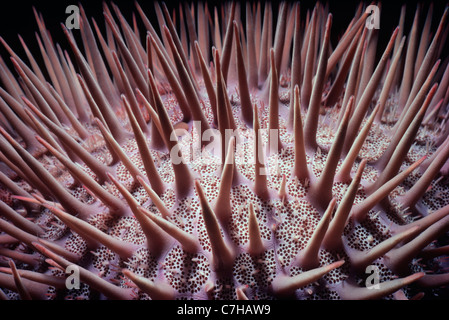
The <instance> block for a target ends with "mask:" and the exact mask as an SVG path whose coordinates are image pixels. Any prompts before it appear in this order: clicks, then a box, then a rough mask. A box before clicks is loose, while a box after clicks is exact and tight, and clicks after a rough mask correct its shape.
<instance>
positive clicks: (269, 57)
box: [0, 2, 449, 299]
mask: <svg viewBox="0 0 449 320" xmlns="http://www.w3.org/2000/svg"><path fill="white" fill-rule="evenodd" d="M274 6H277V5H275V4H270V3H268V4H265V5H263V4H261V3H257V4H256V3H237V4H236V3H226V4H224V5H223V6H222V7H221V8H220V7H218V8H214V7H212V6H210V5H203V4H198V5H194V6H192V7H190V6H189V5H188V4H187V3H185V4H184V8H183V4H181V5H180V9H181V10H180V11H178V12H175V15H176V21H178V26H175V25H173V20H172V15H171V14H170V13H169V12H170V10H169V9H168V8H167V7H166V6H165V4H161V5H160V4H158V3H156V4H155V12H156V13H157V14H156V16H157V18H155V20H154V21H151V20H150V19H148V17H147V16H146V15H145V13H144V12H143V10H142V9H141V8H140V7H139V5H137V12H138V13H139V15H140V18H141V20H142V22H143V24H144V25H145V28H146V30H144V31H145V32H147V36H146V41H145V42H144V43H142V42H141V41H140V36H142V34H141V33H140V32H142V30H139V29H138V28H137V27H136V24H134V25H132V26H131V25H130V24H128V22H127V21H126V19H125V18H124V17H123V16H122V14H121V13H120V10H119V8H118V7H116V6H114V5H112V8H113V11H111V10H110V9H109V7H108V5H106V4H105V21H106V34H102V33H101V31H100V29H99V28H98V27H97V25H96V24H94V25H92V24H91V23H89V20H88V19H87V17H86V15H85V13H84V11H83V10H82V8H81V15H80V27H81V28H80V30H76V29H74V30H71V31H69V30H67V29H66V28H64V31H65V34H66V36H67V39H68V40H69V44H70V47H71V50H72V53H73V56H74V58H75V61H72V60H71V58H70V56H69V55H68V54H65V53H64V52H63V51H62V50H61V48H60V47H59V46H58V45H56V44H54V43H53V42H52V40H51V38H50V37H49V34H48V32H47V30H46V29H45V25H44V22H43V19H42V17H41V16H40V15H39V14H38V13H37V12H36V20H37V22H38V26H39V31H40V34H39V39H40V41H41V44H40V45H41V49H42V50H41V53H42V54H43V56H44V61H45V62H46V63H45V65H44V66H39V65H37V64H36V63H35V61H34V59H33V54H34V53H30V52H28V51H27V58H28V61H29V64H27V63H25V62H23V60H22V59H21V58H20V57H19V56H18V55H17V54H16V53H15V51H14V49H13V48H10V47H9V46H8V45H7V44H6V43H5V42H4V41H3V40H2V42H3V44H4V45H5V47H6V48H7V49H8V51H9V53H10V55H11V57H12V58H11V60H12V64H13V69H11V70H9V69H8V67H7V65H6V64H4V63H3V62H2V64H1V69H2V70H0V73H1V80H2V84H3V86H2V88H1V91H0V96H1V99H0V107H1V109H0V111H1V115H2V117H1V118H0V123H1V125H2V126H1V129H0V131H1V134H2V137H1V138H0V151H1V153H0V155H1V158H0V160H1V161H2V162H1V163H0V169H1V172H0V174H1V175H0V177H1V180H0V182H1V189H0V196H1V200H2V203H1V206H0V212H1V214H2V219H1V220H0V231H1V233H0V254H1V255H2V257H3V259H2V261H1V263H2V265H3V266H2V267H1V268H0V289H1V290H0V297H2V298H5V299H28V298H33V299H104V298H107V299H277V298H286V297H287V298H292V297H293V298H297V299H384V298H387V299H411V298H422V297H423V294H424V297H426V298H434V297H438V296H439V295H442V294H447V293H445V289H444V288H445V286H446V284H447V283H448V282H449V276H448V275H446V274H445V271H447V270H446V269H447V267H448V264H447V253H448V246H447V245H448V244H447V235H446V232H447V231H448V230H449V220H448V219H449V218H448V217H447V214H448V213H449V189H448V178H447V173H448V169H449V166H448V164H449V162H448V156H449V140H448V138H447V136H448V133H449V125H448V122H447V107H448V99H449V94H448V93H449V90H448V88H449V87H448V83H449V67H447V66H446V65H443V64H442V63H441V61H440V60H438V59H439V58H440V54H441V52H443V45H444V42H445V37H446V36H447V32H446V33H444V30H446V31H447V26H448V24H447V21H446V20H447V10H446V11H445V12H444V13H443V15H442V16H441V20H439V24H438V26H437V29H436V30H434V31H433V30H431V29H430V25H431V24H430V23H431V22H432V19H433V16H432V7H430V8H429V14H428V16H427V20H426V23H425V25H424V26H423V27H422V28H421V27H420V24H419V21H420V16H421V15H423V13H422V12H419V11H417V14H416V16H415V20H414V24H413V26H412V29H411V30H410V36H408V34H409V33H408V32H409V30H404V17H405V10H403V11H402V12H401V16H400V20H399V26H398V28H397V29H396V30H395V31H394V32H393V34H392V36H391V39H390V41H389V43H388V44H387V46H386V47H385V48H379V46H378V45H377V42H378V36H379V34H378V32H379V31H378V30H377V29H375V28H374V29H369V28H367V26H368V25H369V24H367V23H366V21H368V20H367V19H372V18H373V17H371V16H369V13H370V11H369V10H366V11H364V10H365V8H364V7H363V5H360V6H359V7H358V8H357V11H356V13H355V16H354V19H353V21H352V22H351V24H350V25H349V26H348V28H347V29H346V30H334V28H332V14H330V13H328V12H326V10H327V9H326V8H325V7H323V6H321V5H320V4H317V6H316V7H315V8H311V9H312V10H310V11H308V12H307V18H306V19H305V14H301V11H303V12H305V11H306V10H305V8H300V5H299V4H297V3H290V2H288V3H281V4H280V5H279V7H276V8H274ZM214 9H215V10H214ZM220 10H221V11H220ZM300 10H301V11H300ZM435 25H436V24H435ZM421 29H422V30H421ZM156 30H157V31H156ZM331 32H332V33H334V32H335V33H336V34H341V37H340V40H339V42H338V44H337V43H336V44H332V43H330V42H331V41H330V34H331ZM421 34H422V35H423V36H422V37H421ZM406 35H407V37H406ZM76 37H80V39H79V40H78V42H79V41H80V40H81V41H82V43H83V45H82V46H81V45H78V44H77V41H76V40H75V38H76ZM419 39H425V40H421V42H419ZM79 43H80V42H79ZM24 47H25V48H26V46H25V44H24ZM80 48H84V51H82V50H81V49H80ZM378 53H380V56H381V57H380V59H379V60H376V54H378ZM442 60H444V59H442ZM43 67H45V68H46V72H45V74H47V75H48V78H47V76H44V74H43V73H42V72H41V69H40V68H43ZM78 73H79V74H78ZM212 129H213V130H212ZM226 130H228V131H226ZM211 132H213V138H211V137H212V135H211V134H210V133H211ZM225 132H228V133H229V132H231V133H232V135H233V137H230V136H231V135H229V136H227V135H225ZM172 133H174V134H172ZM225 160H226V161H225ZM74 266H75V267H76V269H77V270H78V272H79V276H80V288H79V289H77V288H72V289H67V287H66V282H65V279H66V278H67V277H70V279H72V274H71V273H70V272H66V271H67V270H68V269H67V268H68V267H74ZM367 267H369V268H368V269H367ZM368 270H369V271H368ZM371 270H374V272H372V271H371ZM377 284H378V285H379V286H378V287H376V288H374V289H372V288H368V287H370V286H372V285H377Z"/></svg>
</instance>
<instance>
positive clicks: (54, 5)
mask: <svg viewBox="0 0 449 320" xmlns="http://www.w3.org/2000/svg"><path fill="white" fill-rule="evenodd" d="M102 2H103V0H89V1H81V2H78V1H76V0H58V1H50V0H41V1H36V0H19V1H14V0H13V1H11V0H9V1H2V2H1V6H0V36H1V37H3V38H4V39H5V40H6V41H7V42H8V44H10V45H11V46H12V47H13V48H14V49H15V50H16V51H17V53H19V54H20V55H23V54H24V53H23V50H22V47H21V45H20V42H19V40H18V37H17V35H18V34H20V35H21V36H22V37H23V38H24V40H25V41H26V43H27V45H28V46H29V47H30V49H31V50H32V52H35V53H36V57H35V58H36V59H37V60H38V61H39V59H40V58H39V57H40V54H39V49H38V47H37V42H36V38H35V31H37V24H36V22H35V19H34V14H33V10H32V7H33V6H34V7H35V8H36V9H37V10H38V11H39V12H41V13H42V15H43V17H44V20H45V23H46V26H47V28H48V29H49V30H50V32H51V35H52V37H53V39H54V40H55V42H58V43H60V44H62V47H63V48H68V45H67V43H66V41H65V38H64V35H63V33H62V30H61V26H60V23H64V22H65V20H66V18H67V16H68V15H67V14H66V13H65V9H66V7H67V6H68V5H72V4H74V5H76V4H78V3H81V4H82V5H83V7H84V9H85V11H86V13H87V16H88V17H94V18H95V19H96V21H97V23H99V25H100V26H101V27H104V20H103V8H102ZM138 2H139V4H140V6H141V7H142V8H143V10H144V11H145V13H146V14H147V15H148V16H149V17H150V18H151V17H154V7H153V1H152V0H150V1H148V0H139V1H138ZM207 2H208V3H209V4H210V5H215V4H217V3H219V2H217V1H207ZM359 2H360V1H359V0H328V1H321V3H322V4H328V5H329V11H330V12H331V13H332V14H333V27H332V44H333V45H334V46H335V44H336V43H337V41H338V38H339V36H340V35H341V34H342V32H343V31H344V30H345V28H346V27H347V26H348V24H349V22H350V21H351V19H352V18H353V16H354V13H355V10H356V8H357V5H358V3H359ZM364 2H365V3H366V4H370V3H371V1H364ZM106 3H109V1H106ZM114 3H115V4H117V5H118V6H119V7H120V9H121V11H122V13H123V14H124V15H125V17H126V18H127V19H128V21H131V15H132V13H133V12H136V15H137V16H138V14H137V10H136V9H135V2H134V0H115V1H114ZM166 3H167V5H168V7H177V6H178V2H177V1H167V2H166ZM273 3H274V4H275V5H274V6H273V7H276V3H277V2H273ZM300 3H301V13H302V17H303V18H304V17H305V14H306V11H307V9H310V8H313V6H314V5H315V3H316V1H312V0H303V1H300ZM430 3H431V2H430V1H417V0H402V1H401V0H389V1H383V2H382V6H381V7H382V12H381V22H380V32H379V49H378V52H380V53H381V52H382V51H383V48H385V46H386V43H387V42H388V39H389V38H390V36H391V33H392V31H393V30H394V28H395V27H396V26H397V24H398V22H399V15H400V10H401V6H402V5H403V4H406V6H407V15H406V21H405V33H404V34H405V35H408V32H409V30H410V28H411V24H412V21H413V17H414V14H415V9H416V7H417V5H418V4H420V5H421V6H422V13H421V17H422V19H421V27H422V24H423V23H424V19H425V16H426V14H427V10H428V7H429V4H430ZM446 3H448V1H446V0H435V1H433V4H434V11H433V13H434V14H433V17H434V19H433V24H432V31H434V30H435V29H436V26H437V25H438V22H439V20H440V18H441V15H442V13H443V11H444V8H445V6H446ZM137 21H138V22H139V24H140V26H143V25H142V24H141V21H140V18H139V17H138V19H137ZM154 25H155V26H157V23H155V24H154ZM156 28H157V27H156ZM448 51H449V46H448V45H446V46H445V50H444V56H447V55H448V54H449V52H448ZM0 55H1V56H2V57H3V58H4V59H5V60H7V58H8V57H9V55H8V54H7V52H6V51H5V49H4V48H3V47H2V46H1V47H0ZM443 60H444V59H443Z"/></svg>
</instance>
